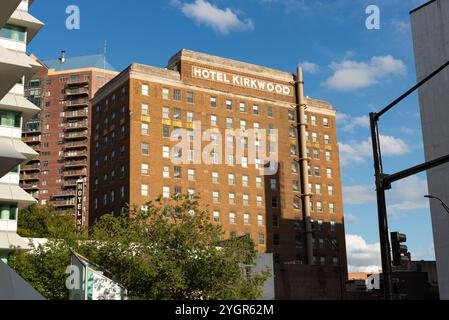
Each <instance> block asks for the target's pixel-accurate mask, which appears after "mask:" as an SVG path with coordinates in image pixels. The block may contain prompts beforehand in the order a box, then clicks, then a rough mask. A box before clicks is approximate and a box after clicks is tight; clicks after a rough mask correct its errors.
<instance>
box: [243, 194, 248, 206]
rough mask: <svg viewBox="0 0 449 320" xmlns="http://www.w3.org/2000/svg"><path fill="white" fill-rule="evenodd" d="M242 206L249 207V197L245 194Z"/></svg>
mask: <svg viewBox="0 0 449 320" xmlns="http://www.w3.org/2000/svg"><path fill="white" fill-rule="evenodd" d="M243 205H244V206H249V195H247V194H244V195H243Z"/></svg>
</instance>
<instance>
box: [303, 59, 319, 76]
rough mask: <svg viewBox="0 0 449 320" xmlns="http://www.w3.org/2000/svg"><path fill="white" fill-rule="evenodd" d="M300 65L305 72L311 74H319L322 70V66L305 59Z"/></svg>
mask: <svg viewBox="0 0 449 320" xmlns="http://www.w3.org/2000/svg"><path fill="white" fill-rule="evenodd" d="M298 65H299V66H300V67H302V69H303V70H304V71H305V72H308V73H310V74H317V73H318V72H319V71H320V67H319V66H318V65H317V64H315V63H313V62H309V61H303V62H301V63H299V64H298Z"/></svg>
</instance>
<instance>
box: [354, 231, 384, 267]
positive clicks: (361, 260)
mask: <svg viewBox="0 0 449 320" xmlns="http://www.w3.org/2000/svg"><path fill="white" fill-rule="evenodd" d="M346 251H347V255H348V268H349V272H377V271H379V270H380V269H382V267H381V265H382V264H381V258H380V244H379V243H373V244H369V243H367V242H366V240H365V239H363V238H362V237H361V236H359V235H352V234H348V235H346Z"/></svg>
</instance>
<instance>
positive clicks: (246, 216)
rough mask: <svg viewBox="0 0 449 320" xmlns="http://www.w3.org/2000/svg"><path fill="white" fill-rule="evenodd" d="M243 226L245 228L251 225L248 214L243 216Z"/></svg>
mask: <svg viewBox="0 0 449 320" xmlns="http://www.w3.org/2000/svg"><path fill="white" fill-rule="evenodd" d="M243 224H244V225H247V226H248V225H250V224H251V216H250V215H249V213H244V214H243Z"/></svg>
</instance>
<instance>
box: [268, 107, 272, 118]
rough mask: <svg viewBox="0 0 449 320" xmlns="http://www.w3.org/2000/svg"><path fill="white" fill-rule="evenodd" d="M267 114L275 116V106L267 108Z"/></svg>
mask: <svg viewBox="0 0 449 320" xmlns="http://www.w3.org/2000/svg"><path fill="white" fill-rule="evenodd" d="M267 116H268V117H270V118H272V117H273V108H272V107H268V108H267Z"/></svg>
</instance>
